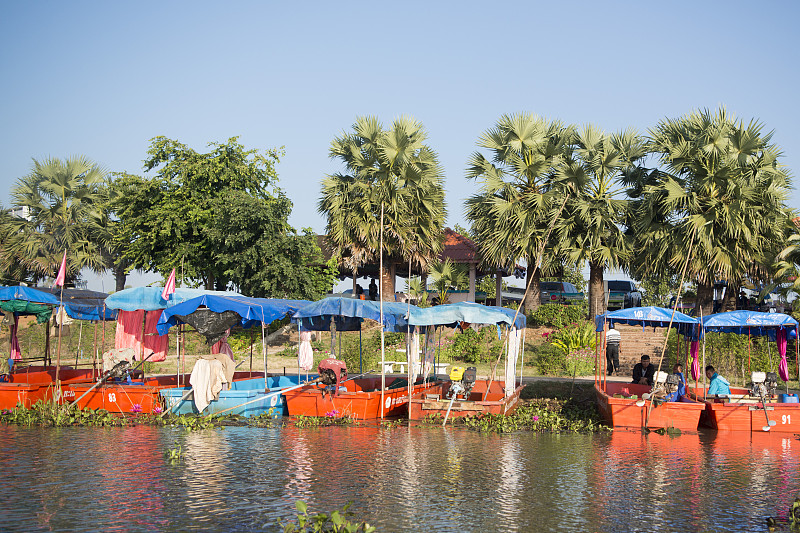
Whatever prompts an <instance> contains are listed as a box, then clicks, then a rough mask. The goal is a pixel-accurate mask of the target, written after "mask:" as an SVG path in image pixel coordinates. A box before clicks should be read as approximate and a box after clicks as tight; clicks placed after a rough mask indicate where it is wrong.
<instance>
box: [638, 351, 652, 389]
mask: <svg viewBox="0 0 800 533" xmlns="http://www.w3.org/2000/svg"><path fill="white" fill-rule="evenodd" d="M655 373H656V367H655V366H654V365H651V364H650V356H649V355H643V356H642V360H641V362H640V363H636V365H635V366H634V367H633V382H632V383H637V384H639V385H650V386H651V387H652V386H653V376H654V375H655Z"/></svg>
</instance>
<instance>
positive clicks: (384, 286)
mask: <svg viewBox="0 0 800 533" xmlns="http://www.w3.org/2000/svg"><path fill="white" fill-rule="evenodd" d="M394 276H395V264H394V263H393V262H392V261H391V259H388V258H385V257H384V258H383V271H381V285H380V288H379V290H380V291H381V294H380V297H381V300H383V301H384V302H393V301H394Z"/></svg>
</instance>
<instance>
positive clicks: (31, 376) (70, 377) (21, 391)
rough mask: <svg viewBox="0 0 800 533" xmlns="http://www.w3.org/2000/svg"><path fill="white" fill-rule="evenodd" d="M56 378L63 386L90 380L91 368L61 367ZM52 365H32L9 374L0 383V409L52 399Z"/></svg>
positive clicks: (26, 406)
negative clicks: (6, 378) (5, 379)
mask: <svg viewBox="0 0 800 533" xmlns="http://www.w3.org/2000/svg"><path fill="white" fill-rule="evenodd" d="M58 379H59V381H60V382H61V384H62V387H64V386H65V385H67V384H71V383H89V384H90V385H91V381H92V369H91V368H88V369H73V368H65V367H62V368H60V369H59V372H58ZM55 385H56V369H55V367H54V366H46V367H44V366H33V367H26V368H23V369H21V370H18V371H15V372H12V373H11V374H9V381H8V382H3V383H0V409H13V408H14V407H16V406H17V405H22V406H23V407H25V408H27V409H30V408H31V407H32V406H33V405H34V404H35V403H37V402H40V401H47V400H52V399H53V397H54V394H55V391H56V387H55Z"/></svg>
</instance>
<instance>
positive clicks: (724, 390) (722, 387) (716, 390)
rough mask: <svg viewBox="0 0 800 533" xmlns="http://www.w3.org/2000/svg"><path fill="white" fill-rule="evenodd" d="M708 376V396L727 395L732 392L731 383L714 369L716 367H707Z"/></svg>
mask: <svg viewBox="0 0 800 533" xmlns="http://www.w3.org/2000/svg"><path fill="white" fill-rule="evenodd" d="M706 377H707V378H708V379H710V380H711V381H710V383H709V387H708V393H707V396H714V395H717V396H719V395H727V394H730V393H731V384H730V382H728V380H727V379H725V378H723V377H722V376H720V375H719V374H717V372H716V371H715V370H714V367H713V366H711V365H708V366H707V367H706Z"/></svg>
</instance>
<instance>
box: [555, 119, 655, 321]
mask: <svg viewBox="0 0 800 533" xmlns="http://www.w3.org/2000/svg"><path fill="white" fill-rule="evenodd" d="M645 155H646V152H645V144H644V140H643V139H642V138H641V137H640V136H639V135H637V134H636V133H635V132H633V131H632V130H627V131H624V132H622V133H619V134H616V135H607V134H606V133H604V132H603V131H601V130H599V129H597V128H595V127H593V126H591V125H590V126H586V127H584V128H582V129H581V130H580V131H579V132H578V133H577V134H576V136H575V139H574V151H573V152H572V154H571V155H570V157H569V158H568V160H567V162H566V163H565V164H564V165H563V166H562V167H560V168H559V172H560V173H561V174H562V175H563V176H562V179H564V180H568V181H570V182H572V183H575V184H577V185H578V187H577V189H576V193H575V194H574V195H573V196H572V197H571V198H570V199H569V201H568V202H567V206H566V209H565V212H564V215H563V217H562V219H561V220H559V222H558V225H557V234H558V240H559V246H560V247H561V249H562V250H563V253H565V255H566V257H567V258H568V259H569V261H571V262H573V263H579V262H584V261H586V262H588V263H589V316H590V317H593V316H595V315H597V314H600V313H602V312H603V311H604V310H605V299H604V293H603V271H604V270H605V269H606V268H620V267H624V266H625V265H626V263H627V261H628V259H629V258H630V255H631V249H630V246H629V242H628V239H626V238H625V234H624V232H623V228H622V226H621V225H622V223H623V222H624V220H625V213H626V200H624V199H622V198H620V192H621V190H620V189H617V188H615V185H616V184H617V183H618V182H619V180H621V178H622V177H623V175H625V173H626V172H629V171H630V169H631V168H632V167H635V165H636V164H637V162H638V161H639V160H640V159H642V158H643V157H644V156H645Z"/></svg>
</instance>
